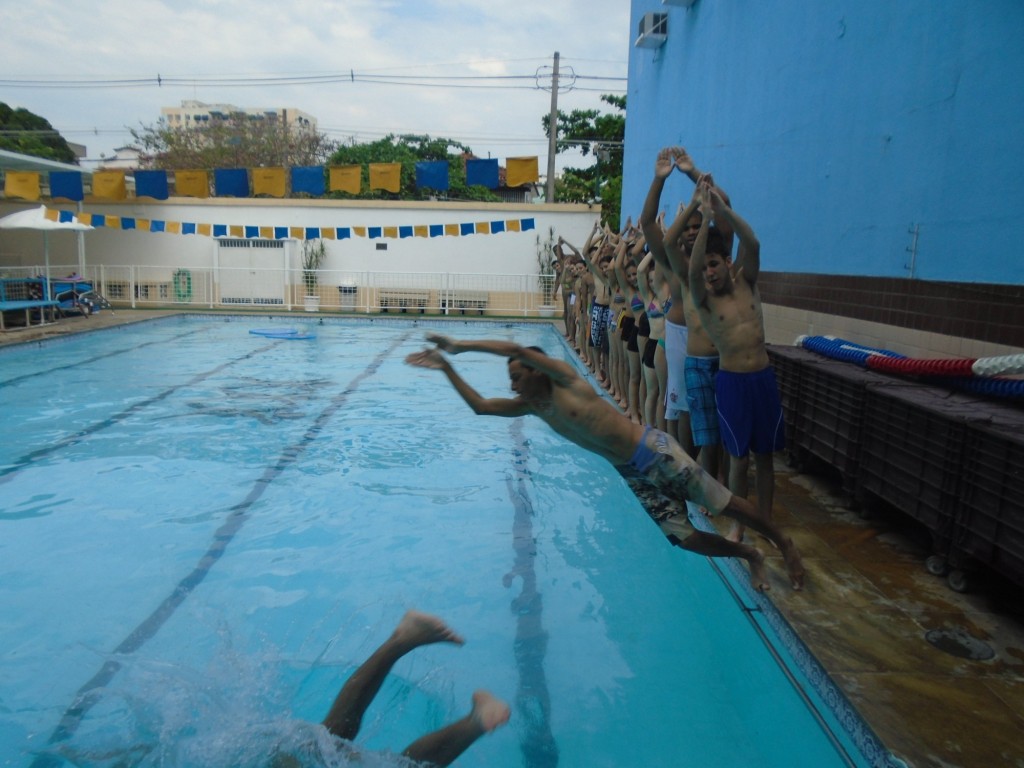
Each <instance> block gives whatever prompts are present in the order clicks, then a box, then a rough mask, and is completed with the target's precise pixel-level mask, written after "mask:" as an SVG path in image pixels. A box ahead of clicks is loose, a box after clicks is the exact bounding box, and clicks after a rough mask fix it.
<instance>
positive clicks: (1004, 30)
mask: <svg viewBox="0 0 1024 768" xmlns="http://www.w3.org/2000/svg"><path fill="white" fill-rule="evenodd" d="M650 11H656V12H667V13H668V15H669V18H668V40H667V41H666V42H665V43H664V45H662V46H661V47H660V48H656V49H647V48H638V47H635V46H633V45H632V44H631V46H630V59H629V89H628V97H627V125H626V150H625V173H624V178H623V205H622V212H623V213H622V215H623V217H625V216H627V215H632V216H633V219H634V220H636V217H637V214H638V213H639V211H640V208H641V205H642V202H643V199H644V196H645V195H646V192H647V189H648V187H649V185H650V181H651V176H652V169H653V166H654V158H655V155H656V154H657V151H658V150H659V149H660V148H661V147H663V146H667V145H675V144H679V145H682V146H684V147H686V149H687V150H688V151H689V152H690V154H691V155H692V156H693V158H694V160H695V162H696V163H697V165H698V167H699V168H701V169H702V170H705V171H710V172H712V173H713V174H714V176H715V179H716V182H717V183H718V184H719V185H720V186H721V187H722V188H723V189H725V190H726V191H727V192H728V193H729V195H730V196H731V198H732V201H733V206H734V207H735V208H736V210H737V211H738V212H739V213H741V214H742V215H743V216H744V217H745V218H747V220H748V221H750V223H751V224H752V226H753V227H754V229H755V231H756V232H757V234H758V236H759V238H760V240H761V243H762V247H761V254H762V260H763V262H762V263H763V267H764V269H766V270H774V271H781V272H808V273H819V274H837V275H870V276H878V277H914V278H918V279H923V280H939V281H951V282H979V283H1004V284H1013V285H1019V284H1024V252H1022V243H1024V151H1022V150H1024V2H1021V0H971V1H970V2H964V1H963V0H960V1H959V2H953V1H952V0H860V1H859V2H850V1H849V0H772V1H771V2H759V1H758V0H697V2H696V3H695V4H694V6H693V7H692V8H689V9H686V8H681V7H677V6H670V5H663V4H662V3H661V1H660V0H631V20H632V33H631V43H632V40H635V38H636V35H637V25H638V23H639V20H640V17H641V16H642V15H643V14H645V13H647V12H650ZM692 190H693V185H692V183H690V182H689V181H688V180H687V179H686V178H684V177H683V176H682V175H681V174H678V173H677V174H674V175H673V177H672V179H671V181H670V184H669V185H668V186H666V190H665V193H664V195H663V197H662V207H663V208H664V209H667V210H668V211H669V212H670V213H674V212H675V207H676V204H677V203H678V202H679V201H680V200H689V198H690V195H691V194H692ZM915 227H917V228H918V232H919V237H918V238H917V250H916V254H911V253H910V252H909V250H908V249H910V248H911V245H912V241H913V234H912V230H913V229H914V228H915ZM911 266H912V267H913V269H912V271H911Z"/></svg>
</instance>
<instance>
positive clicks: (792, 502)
mask: <svg viewBox="0 0 1024 768" xmlns="http://www.w3.org/2000/svg"><path fill="white" fill-rule="evenodd" d="M168 314H170V313H169V312H168V311H166V310H117V312H116V313H110V312H101V313H99V314H97V315H95V316H93V317H90V318H83V317H67V318H63V319H61V320H60V321H59V322H57V323H56V324H54V325H49V326H42V327H34V328H32V329H24V330H17V331H7V332H4V333H0V345H5V344H10V343H18V342H25V341H35V340H36V339H41V338H48V337H53V336H60V335H64V334H68V333H78V332H82V331H87V330H93V329H97V328H103V327H109V326H112V325H121V324H125V323H130V322H135V321H138V320H144V319H149V318H151V317H159V316H166V315H168ZM776 469H777V473H776V497H775V510H776V516H777V520H778V522H780V523H781V524H782V525H783V526H785V527H787V528H788V529H789V530H790V532H791V533H792V535H793V537H794V538H795V539H796V541H797V543H798V545H799V546H800V548H801V550H802V552H803V555H804V561H805V563H806V566H807V571H808V583H807V587H806V589H805V590H804V591H802V592H796V593H795V592H792V591H791V590H790V589H789V587H788V586H787V584H786V582H785V580H784V578H783V576H784V571H783V569H782V562H781V558H779V557H778V555H777V554H776V553H775V552H774V551H768V552H767V554H768V556H769V562H770V564H771V567H772V599H773V602H774V603H775V605H776V606H777V607H778V609H779V610H780V611H781V612H782V614H783V615H784V616H785V617H786V619H787V621H788V622H789V623H790V625H791V626H792V627H793V628H794V630H795V631H796V633H797V634H798V635H799V637H800V638H801V639H802V640H803V641H804V643H806V644H807V646H808V647H809V648H810V649H811V651H812V652H813V653H814V655H815V656H816V658H817V659H818V661H819V662H820V663H821V664H822V666H823V667H824V668H825V669H826V670H827V671H828V672H829V674H830V675H831V677H832V679H833V680H834V681H835V682H836V684H837V685H839V687H840V688H841V689H842V690H843V691H844V693H845V694H846V696H847V697H848V698H849V699H850V701H851V702H852V703H853V704H854V706H855V707H856V708H857V709H858V711H859V712H860V713H861V715H862V716H863V718H864V719H865V720H866V721H867V723H868V724H869V725H870V726H871V728H872V729H873V730H874V732H875V733H876V734H877V735H878V737H879V738H880V739H881V741H882V742H883V743H884V744H885V746H886V747H887V748H888V749H889V750H891V751H892V752H893V754H895V755H896V756H897V757H898V758H900V759H902V760H903V761H905V762H906V763H907V765H908V766H911V767H912V768H954V767H956V768H977V766H1016V767H1017V768H1024V589H1021V588H1019V587H1015V586H1013V585H1008V584H1006V583H1005V582H1003V581H1001V580H1000V579H998V578H995V577H993V576H991V575H989V576H988V577H986V576H985V575H984V574H981V575H979V577H978V578H977V580H976V581H977V586H976V587H975V588H974V589H973V591H972V592H971V593H968V594H958V593H956V592H953V591H952V590H951V589H949V587H948V586H947V585H946V582H945V580H944V579H941V578H939V577H936V576H933V575H931V574H929V573H928V572H927V571H926V569H925V567H924V559H925V557H926V556H927V554H928V546H927V539H925V538H924V537H922V536H921V535H920V534H919V533H918V532H917V531H916V530H915V529H914V528H913V527H912V525H911V524H909V523H907V522H906V521H904V520H901V519H899V518H898V517H897V516H896V515H892V514H886V513H884V512H874V513H873V514H872V516H868V517H862V516H861V515H860V514H858V513H857V512H855V511H853V510H851V509H849V508H848V500H847V499H846V498H845V497H844V496H843V494H842V492H841V491H840V490H839V486H838V483H835V482H832V481H830V480H829V479H828V478H827V477H824V476H821V475H814V474H800V473H797V472H795V471H793V470H792V469H790V468H789V467H787V466H786V465H785V463H784V462H783V461H781V458H780V460H778V461H777V462H776ZM751 487H752V488H753V487H754V485H753V483H751ZM759 546H761V548H762V549H765V550H768V549H769V548H768V547H767V546H766V545H763V544H762V545H759ZM931 630H939V631H940V632H942V634H944V635H945V636H947V637H953V638H959V639H966V641H967V643H966V645H967V646H968V647H969V646H971V641H972V640H973V641H974V642H976V643H979V644H983V645H981V647H988V648H991V650H992V651H993V653H994V655H993V657H992V658H991V659H988V660H985V661H977V660H972V659H970V658H964V657H962V656H960V655H956V654H955V653H953V652H950V651H957V650H959V649H960V648H961V647H964V646H963V644H959V645H958V644H957V643H952V644H949V646H950V647H949V648H947V650H942V649H940V648H939V647H937V646H935V645H933V644H932V643H930V642H929V641H928V640H927V639H926V634H927V633H928V632H929V631H931ZM765 714H766V717H769V718H770V717H771V714H770V713H765Z"/></svg>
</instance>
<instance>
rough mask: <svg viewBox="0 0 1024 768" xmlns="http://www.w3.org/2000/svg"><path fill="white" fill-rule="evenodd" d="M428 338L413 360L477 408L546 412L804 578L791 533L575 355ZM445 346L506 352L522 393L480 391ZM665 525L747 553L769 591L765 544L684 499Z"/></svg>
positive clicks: (718, 553)
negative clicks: (585, 369)
mask: <svg viewBox="0 0 1024 768" xmlns="http://www.w3.org/2000/svg"><path fill="white" fill-rule="evenodd" d="M427 340H428V341H430V342H432V343H434V344H436V345H437V346H436V347H434V348H432V349H425V350H423V351H422V352H417V353H414V354H411V355H409V356H408V357H407V358H406V362H407V363H408V364H410V365H415V366H418V367H420V368H429V369H434V370H439V371H441V372H443V373H444V374H445V376H447V377H448V380H449V381H450V382H451V384H452V386H453V387H455V391H456V392H458V393H459V395H460V396H461V397H462V399H463V400H465V401H466V403H467V404H468V405H469V406H470V408H472V409H473V412H474V413H476V414H478V415H489V416H505V417H516V416H527V415H533V416H539V417H540V418H541V419H543V420H544V421H545V422H547V424H548V426H550V427H551V428H552V429H554V430H555V432H557V433H558V434H560V435H562V436H563V437H565V438H567V439H569V440H571V441H572V442H574V443H576V444H577V445H579V446H580V447H582V448H585V449H587V450H589V451H592V452H594V453H596V454H597V455H599V456H603V457H604V458H605V459H607V460H608V461H610V462H611V463H612V464H614V465H616V466H618V467H623V468H625V472H624V473H626V474H628V473H629V472H633V473H639V474H640V475H641V476H642V477H643V478H644V480H645V482H646V483H647V484H649V485H652V486H654V487H655V488H657V489H658V490H659V491H660V492H661V493H662V494H664V495H665V496H667V497H668V498H669V499H670V501H672V502H675V503H681V502H683V501H684V500H689V501H692V502H694V503H695V504H698V505H700V506H702V507H704V508H705V509H706V510H707V511H708V513H709V514H723V515H726V516H728V517H731V518H733V519H734V520H736V521H738V522H740V523H742V524H744V525H748V526H750V527H751V528H753V529H754V530H756V531H758V532H759V533H761V534H762V535H764V536H766V537H767V538H768V539H769V540H770V541H772V542H773V543H775V545H776V546H778V547H779V549H780V551H781V552H782V556H783V558H784V560H785V562H786V568H787V570H788V572H789V578H790V582H791V584H792V586H793V588H794V589H800V588H801V587H802V586H803V578H804V571H803V564H802V563H801V560H800V554H799V552H798V551H797V548H796V545H795V544H794V543H793V540H792V539H791V538H790V537H789V536H788V535H786V534H784V533H782V531H780V530H779V529H778V528H777V527H776V526H775V524H774V523H772V522H770V521H768V520H765V519H763V518H762V517H761V516H760V515H759V513H758V511H757V508H756V507H754V506H753V505H752V504H751V503H750V502H748V501H747V500H746V499H742V498H739V497H738V496H734V495H733V494H732V493H730V492H729V490H728V489H727V488H725V487H723V486H722V485H720V484H719V483H718V482H717V481H716V480H715V479H714V478H712V477H711V476H710V475H708V474H707V473H706V472H704V470H703V469H701V467H700V466H699V465H698V464H697V463H696V462H694V461H693V460H692V459H691V458H690V457H689V456H688V455H687V453H686V452H685V451H684V450H683V449H682V447H681V446H680V445H679V443H678V442H676V441H675V439H674V438H672V437H671V436H670V435H668V434H666V433H665V432H661V431H659V430H657V429H653V428H651V427H650V426H647V427H644V426H641V425H640V424H635V423H633V422H632V421H630V420H629V419H628V418H627V417H626V416H624V415H623V414H622V413H620V412H619V411H617V410H616V409H615V406H613V405H612V404H611V403H610V402H608V400H606V399H605V398H603V397H601V396H600V395H599V394H598V393H597V391H596V390H595V389H594V387H593V386H591V384H590V383H589V382H588V381H587V380H586V379H584V378H583V377H581V376H579V375H578V374H577V373H576V370H575V369H574V368H573V367H572V366H571V365H569V364H568V363H566V362H564V361H562V360H557V359H555V358H553V357H549V356H548V355H546V354H544V352H543V351H542V350H540V349H538V348H536V347H523V346H521V345H519V344H516V343H515V342H511V341H498V340H488V339H483V340H476V341H468V340H459V341H457V340H454V339H449V338H447V337H445V336H439V335H436V334H428V336H427ZM442 352H447V353H448V354H452V355H455V354H459V353H462V352H485V353H488V354H492V355H498V356H501V357H505V358H507V360H508V375H509V381H510V383H511V387H512V391H513V392H514V393H515V394H516V397H514V398H503V397H501V398H499V397H492V398H485V397H483V396H481V395H480V394H479V393H478V392H477V391H476V390H475V389H473V387H471V386H470V385H469V384H468V383H466V381H465V380H464V379H463V378H462V377H461V376H460V375H459V374H458V373H456V371H455V369H454V368H452V365H451V363H450V362H449V361H448V358H447V357H445V355H444V354H442ZM659 525H660V526H661V529H662V531H663V532H664V533H665V535H666V536H668V538H669V541H671V542H672V543H673V544H676V545H677V546H680V547H682V548H683V549H687V550H690V551H692V552H696V553H698V554H702V555H706V556H708V557H740V558H743V559H744V560H746V561H747V564H748V567H749V568H750V582H751V584H752V585H753V587H754V588H755V589H758V590H762V591H763V590H767V589H768V588H769V582H768V578H767V574H766V571H765V565H764V555H763V554H762V553H761V552H760V551H759V550H758V549H756V548H755V547H752V546H750V545H747V544H744V543H742V542H735V541H729V540H728V539H726V538H724V537H722V536H718V535H717V534H714V533H707V532H704V531H698V530H695V529H693V528H692V527H691V526H690V523H689V518H688V516H687V514H686V510H685V506H684V507H683V508H682V509H681V510H676V512H675V514H673V515H671V516H669V517H667V518H666V519H664V520H662V521H661V522H660V523H659Z"/></svg>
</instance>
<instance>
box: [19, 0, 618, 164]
mask: <svg viewBox="0 0 1024 768" xmlns="http://www.w3.org/2000/svg"><path fill="white" fill-rule="evenodd" d="M0 22H2V23H0V51H3V56H2V57H0V59H2V63H0V102H4V103H6V104H8V105H9V106H11V107H13V108H18V107H24V108H25V109H27V110H29V111H30V112H33V113H35V114H37V115H39V116H40V117H43V118H45V119H46V120H48V121H49V122H50V124H51V125H52V126H53V127H54V128H56V129H57V130H58V131H59V132H60V133H61V135H62V136H63V137H64V138H65V139H66V140H68V141H69V142H74V143H76V144H83V145H85V146H86V148H87V159H86V161H84V162H83V165H85V166H86V167H95V165H96V164H97V162H98V161H99V160H100V158H102V157H104V156H107V157H109V156H111V155H112V154H113V152H114V150H115V149H116V148H118V147H122V146H126V145H130V144H131V140H132V139H131V134H130V133H129V129H130V128H135V129H139V128H140V127H143V126H152V125H155V124H156V123H157V120H158V119H159V117H160V108H161V107H166V106H180V105H181V102H182V101H184V100H197V101H201V102H206V103H226V104H232V105H234V106H238V107H266V108H274V107H289V108H296V109H300V110H302V111H304V112H307V113H309V114H311V115H312V116H313V117H315V118H316V120H317V123H318V125H317V127H318V129H319V130H320V131H321V132H322V133H325V134H327V135H328V137H330V138H331V139H334V140H337V141H344V142H348V141H356V142H360V143H362V142H368V141H374V140H377V139H380V138H382V137H384V136H385V135H387V134H389V133H394V134H402V133H416V134H428V135H430V136H431V137H438V136H443V137H446V138H449V139H454V140H455V141H458V142H461V143H462V144H465V145H467V146H469V147H470V148H471V149H472V150H473V152H474V153H475V154H476V155H477V156H478V157H495V158H498V159H499V161H501V162H502V164H504V163H503V161H504V158H507V157H520V156H532V155H536V156H538V157H539V165H540V171H541V174H542V175H543V174H544V172H545V170H546V167H547V154H548V152H547V139H546V138H545V135H544V131H543V128H542V127H541V119H542V117H543V116H544V115H546V114H548V113H549V112H550V109H551V70H552V64H553V58H554V54H555V52H556V51H558V52H559V54H560V59H559V69H560V78H559V81H560V86H561V87H560V88H559V95H558V108H559V109H560V110H561V111H563V112H570V111H572V110H574V109H598V110H600V111H602V112H607V111H612V109H611V107H609V106H608V105H606V104H604V103H603V102H601V100H600V96H601V94H603V93H613V94H616V95H624V94H625V91H626V80H625V78H626V74H627V62H628V56H629V45H630V39H629V37H630V36H629V32H630V29H629V3H628V2H626V0H514V1H512V2H508V1H502V0H289V2H280V0H274V1H273V2H271V1H269V0H201V1H200V0H103V1H102V2H101V1H99V0H91V1H90V0H79V1H78V2H67V0H31V1H30V2H25V1H24V0H0ZM158 78H159V84H158ZM302 80H306V82H301V81H302ZM311 80H312V81H314V82H309V81H311ZM589 163H590V161H589V160H582V161H581V160H580V157H579V155H578V154H573V153H568V154H562V155H559V156H558V161H557V166H558V168H559V169H561V168H562V167H565V166H566V165H570V166H571V165H589Z"/></svg>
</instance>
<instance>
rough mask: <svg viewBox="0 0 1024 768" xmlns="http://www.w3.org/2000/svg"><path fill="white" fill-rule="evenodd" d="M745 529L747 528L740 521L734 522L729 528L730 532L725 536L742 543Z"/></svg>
mask: <svg viewBox="0 0 1024 768" xmlns="http://www.w3.org/2000/svg"><path fill="white" fill-rule="evenodd" d="M744 530H745V528H744V527H743V526H742V525H740V524H739V523H733V524H732V527H731V528H730V529H729V532H728V533H727V534H725V538H727V539H728V540H729V541H734V542H736V543H737V544H741V543H743V531H744Z"/></svg>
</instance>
